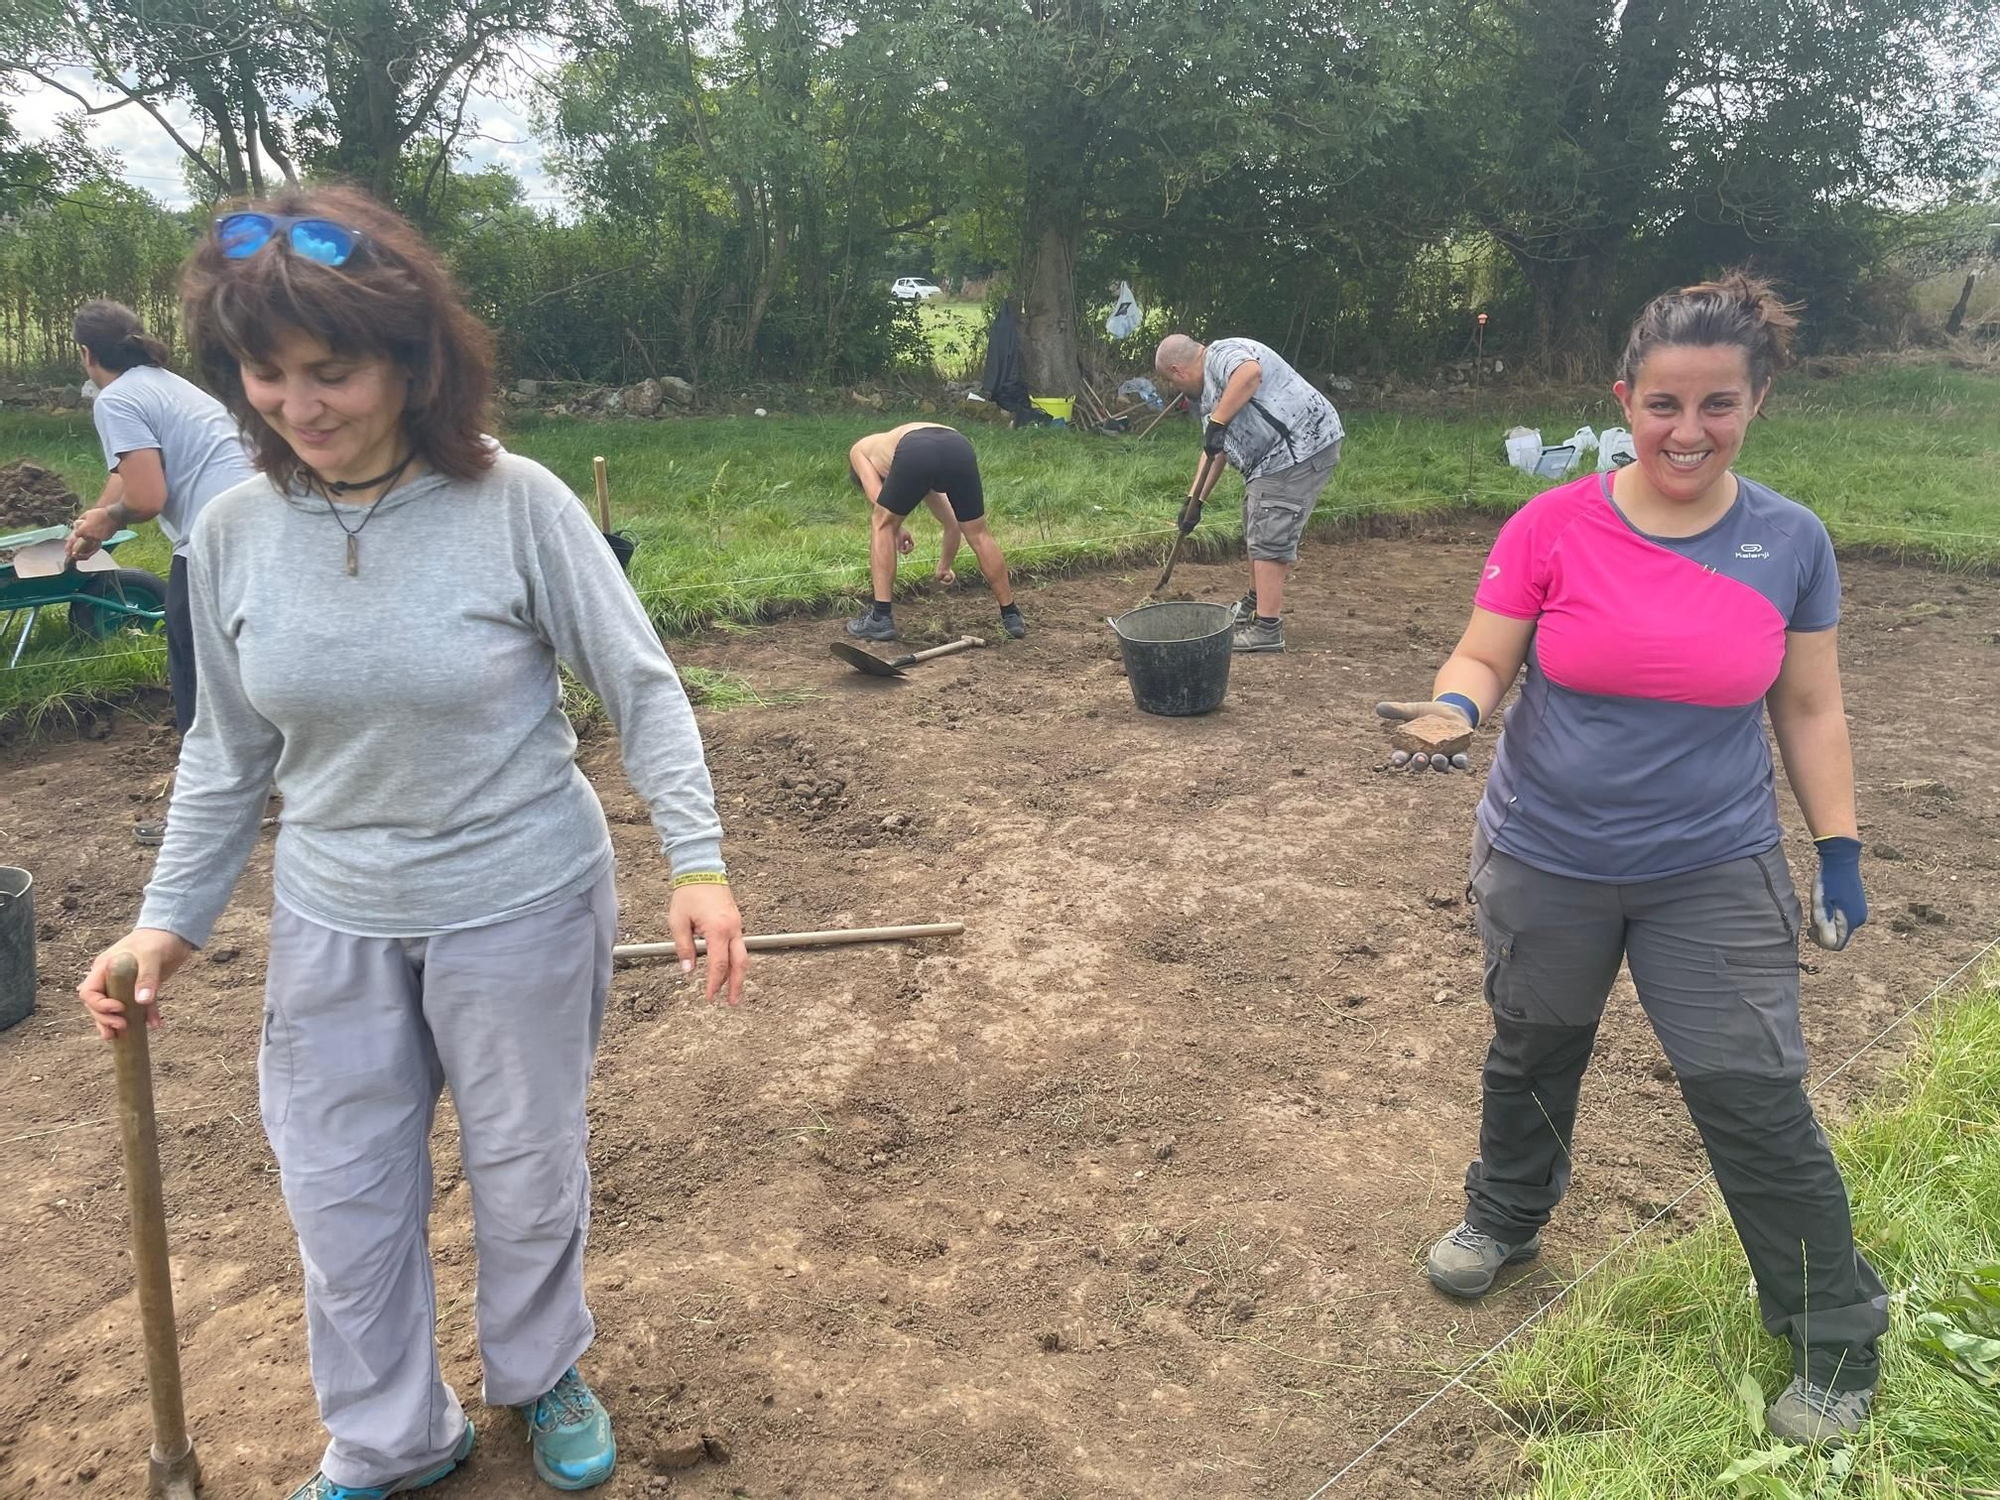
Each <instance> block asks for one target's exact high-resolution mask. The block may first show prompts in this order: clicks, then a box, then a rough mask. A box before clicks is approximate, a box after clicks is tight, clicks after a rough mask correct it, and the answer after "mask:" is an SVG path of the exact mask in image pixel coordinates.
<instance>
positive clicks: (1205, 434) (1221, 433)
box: [1201, 417, 1229, 458]
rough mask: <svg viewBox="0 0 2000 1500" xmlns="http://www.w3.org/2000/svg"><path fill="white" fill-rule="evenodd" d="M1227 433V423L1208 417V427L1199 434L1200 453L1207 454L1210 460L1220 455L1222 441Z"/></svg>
mask: <svg viewBox="0 0 2000 1500" xmlns="http://www.w3.org/2000/svg"><path fill="white" fill-rule="evenodd" d="M1228 432H1229V424H1228V423H1227V422H1218V421H1216V420H1215V418H1213V417H1210V418H1209V419H1208V426H1206V427H1204V428H1203V429H1202V432H1201V451H1202V452H1204V453H1206V454H1208V455H1209V456H1210V457H1211V458H1212V457H1214V456H1215V455H1216V454H1218V453H1220V452H1221V451H1222V446H1223V444H1222V440H1223V438H1224V437H1225V436H1226V435H1227V434H1228Z"/></svg>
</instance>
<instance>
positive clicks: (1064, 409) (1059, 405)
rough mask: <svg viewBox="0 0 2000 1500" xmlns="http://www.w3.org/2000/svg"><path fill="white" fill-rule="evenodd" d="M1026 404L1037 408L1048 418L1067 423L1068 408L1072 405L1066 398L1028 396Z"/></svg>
mask: <svg viewBox="0 0 2000 1500" xmlns="http://www.w3.org/2000/svg"><path fill="white" fill-rule="evenodd" d="M1028 404H1029V405H1031V406H1039V407H1040V408H1041V409H1042V410H1043V411H1045V412H1047V413H1048V414H1049V415H1050V416H1052V417H1056V418H1058V419H1060V420H1061V421H1064V422H1067V421H1068V420H1069V413H1070V407H1071V406H1072V404H1073V403H1072V402H1071V401H1070V399H1069V398H1068V397H1067V396H1030V397H1029V398H1028Z"/></svg>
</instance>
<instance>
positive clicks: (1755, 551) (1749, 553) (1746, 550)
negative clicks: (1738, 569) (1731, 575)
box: [1736, 542, 1771, 562]
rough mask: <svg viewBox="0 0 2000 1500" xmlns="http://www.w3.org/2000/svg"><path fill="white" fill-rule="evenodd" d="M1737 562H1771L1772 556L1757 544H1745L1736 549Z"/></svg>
mask: <svg viewBox="0 0 2000 1500" xmlns="http://www.w3.org/2000/svg"><path fill="white" fill-rule="evenodd" d="M1736 560H1737V561H1738V562H1769V561H1770V560H1771V554H1770V553H1768V552H1766V551H1765V550H1764V548H1763V547H1762V545H1761V544H1759V543H1757V542H1745V543H1744V544H1743V545H1742V546H1740V547H1738V548H1737V549H1736Z"/></svg>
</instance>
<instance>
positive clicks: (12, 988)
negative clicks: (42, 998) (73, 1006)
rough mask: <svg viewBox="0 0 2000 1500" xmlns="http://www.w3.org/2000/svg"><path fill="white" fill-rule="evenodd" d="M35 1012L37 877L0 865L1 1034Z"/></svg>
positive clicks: (24, 871)
mask: <svg viewBox="0 0 2000 1500" xmlns="http://www.w3.org/2000/svg"><path fill="white" fill-rule="evenodd" d="M34 1010H35V877H34V876H32V875H30V874H29V873H28V872H27V871H26V870H17V869H15V868H13V867H12V866H11V865H0V1031H5V1030H6V1029H7V1028H8V1027H9V1026H12V1025H15V1024H16V1023H18V1022H21V1021H25V1020H27V1019H28V1017H29V1016H31V1015H33V1014H34Z"/></svg>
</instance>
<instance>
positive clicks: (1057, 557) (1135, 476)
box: [0, 306, 2000, 718]
mask: <svg viewBox="0 0 2000 1500" xmlns="http://www.w3.org/2000/svg"><path fill="white" fill-rule="evenodd" d="M948 310H949V309H942V310H941V309H937V308H935V306H933V307H932V308H931V311H933V312H940V311H948ZM910 415H913V414H910V413H903V414H896V413H886V414H876V413H856V414H854V415H851V416H848V415H842V416H779V417H766V418H757V417H708V418H693V419H683V420H668V421H660V422H642V421H625V420H617V421H606V422H584V421H578V420H573V419H569V418H556V417H546V416H533V415H524V416H517V417H515V418H513V419H512V420H511V422H510V423H509V425H508V426H507V427H506V429H505V430H504V433H503V435H504V437H505V439H506V441H507V443H508V445H509V446H510V447H512V448H513V449H515V450H516V451H518V452H521V453H524V454H527V455H528V456H530V457H532V458H535V459H538V460H540V461H541V462H542V463H545V464H547V465H548V466H549V467H550V468H551V469H553V470H554V471H555V472H556V473H557V474H558V475H560V476H561V477H562V478H563V479H564V480H565V481H567V482H568V483H569V485H570V486H571V487H572V488H573V489H575V490H576V491H577V492H578V493H579V494H581V495H588V494H590V492H591V464H590V461H591V458H592V456H593V455H596V454H602V455H604V456H605V458H606V459H607V461H608V463H609V468H610V476H611V490H612V504H613V511H614V520H615V522H616V524H617V525H618V526H619V527H620V528H622V529H624V530H626V531H629V532H631V533H632V534H633V535H634V536H635V537H636V538H637V539H638V543H639V550H638V554H637V556H636V557H635V559H634V561H633V565H632V582H633V586H634V587H635V588H636V589H638V591H639V593H640V595H641V597H642V598H644V600H645V601H646V604H647V607H648V608H649V610H650V611H651V612H652V614H653V616H654V618H655V619H656V620H657V621H658V622H659V623H660V625H661V627H662V628H663V629H664V630H667V631H670V632H677V631H687V630H692V629H695V628H698V627H700V626H702V625H704V624H707V623H710V622H713V621H718V620H742V621H747V620H755V619H762V618H769V617H771V616H772V615H774V614H777V613H782V612H785V611H788V610H801V609H822V608H829V607H835V606H840V605H844V604H848V603H852V602H855V601H858V600H861V599H862V598H864V597H865V596H866V595H867V593H868V569H867V556H866V549H867V518H866V504H865V502H864V501H863V499H862V497H861V495H860V492H859V491H858V490H857V489H856V488H855V487H854V486H853V484H852V483H851V482H850V480H849V479H848V475H847V464H846V454H847V449H848V447H849V446H850V445H851V444H852V443H853V442H854V440H855V439H856V438H858V437H860V436H861V435H863V434H864V433H866V432H868V431H870V430H873V429H879V428H882V427H886V426H888V425H890V424H891V423H894V422H896V421H900V420H905V419H907V418H908V417H909V416H910ZM947 415H948V416H949V417H950V419H951V420H953V421H961V420H962V419H961V416H960V414H957V413H951V414H947ZM1344 416H1345V419H1346V423H1347V427H1348V439H1347V445H1346V449H1345V456H1344V458H1343V461H1342V463H1341V466H1340V467H1339V469H1337V470H1336V471H1335V473H1334V478H1333V481H1332V483H1331V485H1330V486H1329V487H1328V489H1327V492H1326V495H1325V496H1324V498H1323V499H1322V500H1321V503H1320V509H1319V513H1318V515H1317V516H1316V518H1315V525H1316V527H1318V528H1319V529H1321V530H1325V529H1327V528H1329V527H1331V526H1333V525H1336V524H1338V522H1339V521H1340V520H1341V519H1343V518H1350V517H1354V516H1360V515H1380V514H1388V515H1402V516H1412V517H1414V516H1422V515H1424V514H1426V513H1432V512H1447V511H1480V512H1485V513H1490V514H1504V513H1506V512H1507V511H1510V510H1512V509H1513V508H1514V507H1515V506H1517V505H1519V504H1520V503H1521V502H1522V501H1523V500H1525V499H1527V498H1528V497H1529V496H1530V495H1532V494H1534V493H1535V491H1536V490H1537V489H1538V488H1539V487H1540V486H1539V485H1538V483H1537V482H1536V481H1535V480H1533V479H1530V478H1528V477H1526V476H1524V475H1521V474H1518V473H1516V472H1514V471H1513V470H1511V469H1509V468H1507V467H1506V465H1505V464H1504V462H1503V461H1502V458H1501V446H1500V436H1501V433H1502V432H1503V431H1504V430H1505V429H1506V428H1507V427H1509V426H1511V425H1513V424H1514V423H1516V422H1519V423H1523V424H1525V425H1528V426H1536V427H1540V428H1541V430H1542V432H1543V434H1544V436H1545V437H1546V438H1547V439H1549V440H1550V441H1555V440H1558V439H1561V438H1564V437H1567V436H1568V435H1569V434H1570V432H1571V431H1572V430H1573V429H1574V428H1576V427H1577V426H1578V425H1579V424H1582V423H1588V424H1590V425H1591V426H1592V427H1595V428H1600V429H1601V428H1603V427H1605V426H1609V425H1612V424H1614V423H1616V422H1617V421H1619V420H1620V418H1619V413H1618V410H1617V407H1616V406H1615V404H1614V403H1612V401H1611V400H1610V398H1609V397H1608V396H1607V395H1604V394H1602V393H1579V392H1561V391H1542V392H1537V393H1532V394H1528V395H1522V394H1518V393H1506V392H1498V391H1489V392H1486V393H1483V394H1477V395H1464V396H1460V397H1458V398H1456V399H1453V400H1439V401H1435V402H1425V403H1422V404H1419V405H1418V406H1416V407H1414V408H1410V409H1401V410H1380V409H1370V408H1366V407H1362V408H1357V409H1351V410H1348V411H1347V412H1345V413H1344ZM963 425H965V426H966V430H967V431H968V432H969V433H970V434H971V435H972V438H973V441H974V442H975V443H976V444H977V446H978V448H979V454H980V465H981V468H982V470H983V472H984V475H985V480H986V493H987V503H988V508H989V513H990V515H991V519H992V525H993V529H994V532H995V535H996V536H997V537H998V538H999V539H1000V542H1001V545H1002V546H1003V548H1005V550H1006V552H1007V557H1008V561H1009V564H1010V566H1011V567H1012V568H1013V570H1014V571H1015V572H1016V573H1017V574H1020V575H1023V576H1027V577H1032V576H1034V575H1036V574H1044V575H1046V574H1050V573H1054V572H1059V571H1064V570H1068V569H1072V568H1076V567H1081V566H1086V565H1099V564H1105V563H1111V562H1120V561H1127V562H1129V561H1135V560H1138V559H1140V558H1145V559H1148V560H1151V559H1154V558H1157V557H1159V556H1160V555H1161V554H1162V553H1163V552H1164V550H1165V548H1166V545H1167V542H1168V540H1169V537H1170V535H1171V528H1172V525H1173V519H1174V516H1175V513H1176V512H1177V510H1178V509H1179V506H1180V502H1181V498H1182V496H1183V495H1184V494H1185V493H1186V489H1187V485H1188V483H1189V481H1190V480H1191V479H1192V477H1193V473H1194V459H1195V456H1196V455H1195V443H1194V434H1193V429H1192V426H1191V424H1190V423H1188V422H1186V421H1185V420H1183V419H1179V418H1176V419H1174V420H1172V421H1169V422H1167V423H1165V424H1163V425H1162V426H1161V427H1159V428H1158V429H1157V430H1155V431H1154V432H1153V433H1152V434H1151V435H1150V436H1148V437H1145V438H1143V439H1142V438H1139V437H1138V436H1136V434H1135V435H1131V436H1126V437H1119V438H1109V437H1098V436H1092V435H1088V434H1085V433H1081V432H1077V431H1073V430H1067V429H1053V428H1047V427H1042V428H1030V429H1025V430H1022V431H1013V430H1011V429H1007V428H1003V427H991V426H986V425H982V424H979V423H976V422H971V423H963ZM15 456H25V457H33V458H35V459H36V460H37V461H39V462H42V463H45V464H47V465H48V466H49V467H51V468H54V469H56V470H57V471H58V472H60V473H62V474H63V475H64V477H65V478H66V479H68V480H69V482H70V483H71V485H72V486H73V487H75V488H76V489H78V490H79V491H80V492H81V493H83V494H85V495H86V496H89V495H93V494H95V493H96V491H97V489H98V488H99V486H100V485H101V484H102V475H103V470H102V464H101V461H100V459H99V457H98V452H97V447H96V441H95V438H94V436H93V435H92V433H91V429H90V423H89V418H88V416H87V415H85V414H81V413H76V414H66V415H62V416H48V415H29V414H22V413H15V412H0V462H4V461H6V460H7V459H9V458H12V457H15ZM1742 467H1743V468H1744V470H1745V471H1746V472H1748V473H1750V474H1752V475H1755V476H1756V477H1758V478H1761V479H1763V480H1765V481H1767V482H1768V483H1771V484H1773V485H1775V486H1777V488H1779V489H1780V490H1782V491H1784V492H1785V493H1787V494H1790V495H1792V496H1793V497H1794V498H1796V499H1799V500H1801V501H1803V502H1805V503H1806V504H1808V505H1811V506H1812V507H1813V508H1814V509H1816V510H1817V511H1818V512H1819V513H1820V514H1821V515H1822V516H1823V517H1825V518H1826V520H1827V523H1828V525H1829V526H1830V527H1831V528H1832V530H1833V532H1834V535H1835V538H1836V539H1837V540H1839V541H1840V542H1842V543H1844V544H1847V545H1851V546H1865V547H1870V548H1876V549H1887V550H1890V551H1897V552H1904V553H1908V554H1910V555H1912V556H1915V557H1919V558H1922V559H1925V560H1929V561H1932V562H1937V563H1941V564H1946V565H1978V566H1994V565H2000V514H1996V513H1995V512H1996V506H1995V504H1994V475H1995V474H1996V473H2000V379H1995V378H1993V377H1991V376H1981V375H1976V374H1971V373H1968V372H1964V371H1959V370H1953V369H1949V368H1946V367H1944V366H1942V365H1907V366H1903V365H1883V366H1880V367H1876V368H1872V369H1869V370H1867V371H1865V372H1862V373H1857V374H1853V375H1848V376H1845V377H1843V378H1840V379H1835V380H1824V381H1819V380H1813V379H1810V378H1809V377H1806V376H1803V375H1794V376H1791V377H1788V378H1787V380H1786V381H1785V382H1784V383H1781V385H1780V386H1779V389H1778V392H1777V395H1776V397H1775V398H1774V400H1773V402H1772V404H1771V407H1770V410H1769V417H1768V420H1765V421H1762V422H1759V423H1758V424H1757V426H1756V428H1755V430H1754V431H1753V433H1752V435H1751V439H1750V444H1749V446H1748V448H1747V449H1746V451H1745V455H1744V458H1743V463H1742ZM1241 494H1242V487H1241V484H1240V482H1239V481H1237V480H1236V479H1235V478H1233V477H1232V478H1229V479H1226V480H1224V482H1223V485H1222V487H1221V488H1219V489H1218V491H1217V492H1216V495H1215V498H1214V500H1213V501H1212V502H1211V503H1210V505H1209V507H1208V515H1207V517H1206V518H1205V519H1204V521H1203V523H1202V527H1201V529H1200V531H1198V532H1197V533H1196V535H1195V539H1194V540H1195V554H1196V555H1200V554H1202V553H1208V554H1211V555H1213V554H1215V553H1218V552H1220V551H1223V550H1226V549H1228V548H1229V547H1231V546H1232V544H1233V543H1234V541H1235V539H1236V537H1237V536H1238V534H1239V530H1240V527H1239V519H1238V517H1239V511H1238V502H1239V500H1240V497H1241ZM912 530H913V531H914V532H915V534H916V535H917V537H918V548H917V551H916V553H915V554H914V555H913V556H912V557H910V558H909V559H907V560H905V561H904V563H903V564H902V567H901V572H900V575H899V576H900V579H901V586H902V587H903V588H904V589H908V588H911V587H921V586H923V585H924V581H925V580H926V579H927V578H928V577H929V574H930V571H931V569H932V566H933V564H934V563H935V560H936V551H935V548H936V537H937V529H936V527H935V525H934V524H933V523H932V522H931V521H930V520H929V518H928V516H927V515H926V514H924V513H922V512H919V514H918V515H917V517H916V518H914V520H913V522H912ZM119 558H120V561H121V562H126V563H129V564H130V565H133V566H138V567H152V568H155V569H159V568H163V567H164V566H165V563H166V548H165V547H164V545H162V544H161V543H160V540H159V538H158V536H157V534H156V533H154V532H153V531H152V530H151V528H148V531H147V533H146V534H144V535H142V536H141V537H140V538H139V540H138V541H136V542H134V543H132V544H131V545H130V546H129V547H128V548H126V549H124V550H122V551H121V552H120V554H119ZM959 562H960V566H959V573H960V576H961V578H964V579H968V580H970V579H971V578H972V577H973V573H974V569H973V566H972V560H971V557H970V555H969V554H967V555H963V556H961V558H960V560H959ZM970 586H971V587H973V588H974V589H975V590H976V589H977V587H978V585H977V584H976V583H972V584H971V585H970ZM1031 608H1032V601H1031ZM33 659H34V661H35V663H36V664H37V667H36V673H35V674H34V675H31V676H27V677H23V676H20V675H18V674H10V673H6V672H4V671H0V718H6V717H9V716H13V717H19V716H20V714H21V713H22V712H24V711H30V712H33V711H39V710H37V709H36V707H35V706H36V705H38V704H46V703H49V702H51V701H59V700H60V699H61V697H62V695H63V694H64V693H65V692H66V691H68V688H67V686H66V684H67V683H68V682H69V681H70V680H71V679H70V678H69V677H68V676H67V675H66V674H69V673H71V671H72V670H73V664H74V663H75V662H76V661H77V660H78V659H79V658H78V657H77V656H76V655H75V654H74V651H73V648H72V647H71V646H70V644H69V643H68V642H67V640H66V639H65V638H63V637H61V635H60V632H55V633H44V634H41V635H38V637H37V642H36V645H35V648H34V651H33ZM146 680H158V678H157V674H155V676H154V677H152V678H149V679H146ZM75 681H76V684H77V686H78V688H79V690H81V689H82V686H83V679H82V677H81V676H78V677H76V678H75Z"/></svg>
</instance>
